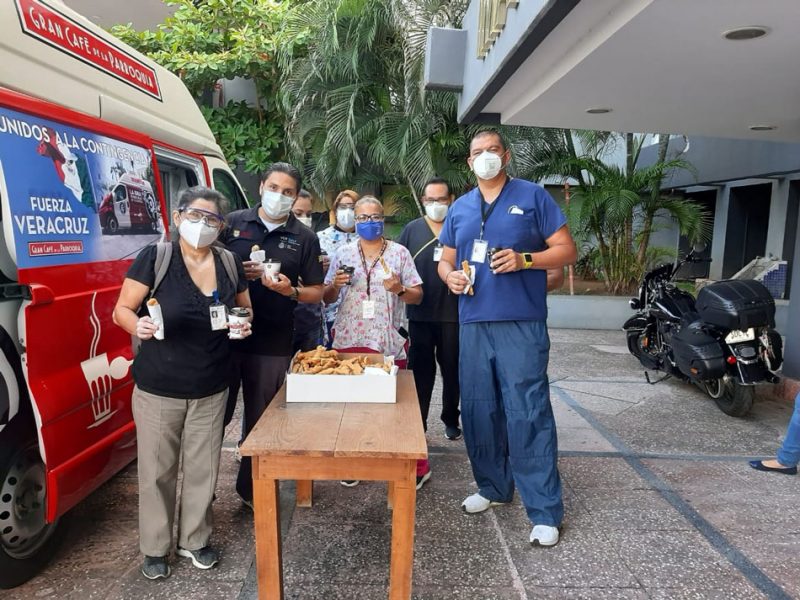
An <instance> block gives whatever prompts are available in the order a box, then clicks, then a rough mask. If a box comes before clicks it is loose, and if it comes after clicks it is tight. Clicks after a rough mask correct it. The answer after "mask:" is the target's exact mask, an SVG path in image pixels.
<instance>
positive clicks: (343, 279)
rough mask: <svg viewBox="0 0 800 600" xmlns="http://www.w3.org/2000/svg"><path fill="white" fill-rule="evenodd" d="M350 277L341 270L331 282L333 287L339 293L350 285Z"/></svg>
mask: <svg viewBox="0 0 800 600" xmlns="http://www.w3.org/2000/svg"><path fill="white" fill-rule="evenodd" d="M350 277H351V275H348V274H347V273H345V272H344V271H342V270H341V269H340V270H338V271H336V275H335V276H334V278H333V281H331V285H333V287H334V289H335V290H336V291H337V292H338V291H339V290H341V289H342V288H343V287H344V286H346V285H347V284H348V283H350Z"/></svg>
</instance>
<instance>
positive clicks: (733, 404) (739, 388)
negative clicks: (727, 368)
mask: <svg viewBox="0 0 800 600" xmlns="http://www.w3.org/2000/svg"><path fill="white" fill-rule="evenodd" d="M705 388H706V392H707V393H708V395H709V396H711V397H712V398H713V399H714V402H716V404H717V406H718V407H719V409H720V410H721V411H722V412H724V413H725V414H726V415H729V416H731V417H744V416H745V415H747V413H749V412H750V409H751V408H752V407H753V399H754V398H755V395H756V392H755V388H754V387H753V386H752V385H742V384H740V383H739V382H738V381H735V380H734V379H733V378H731V377H728V376H726V377H721V378H719V379H714V380H712V381H706V382H705Z"/></svg>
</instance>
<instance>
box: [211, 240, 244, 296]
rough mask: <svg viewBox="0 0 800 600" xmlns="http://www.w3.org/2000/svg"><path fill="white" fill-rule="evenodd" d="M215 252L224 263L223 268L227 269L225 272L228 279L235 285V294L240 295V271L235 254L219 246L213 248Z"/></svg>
mask: <svg viewBox="0 0 800 600" xmlns="http://www.w3.org/2000/svg"><path fill="white" fill-rule="evenodd" d="M212 248H213V249H214V251H215V252H216V253H217V255H218V256H219V258H220V260H221V261H222V266H223V267H225V272H226V273H227V274H228V279H230V280H231V283H233V293H234V294H236V293H238V289H239V270H238V269H237V268H236V259H235V258H234V256H233V252H231V251H230V250H228V249H227V248H220V247H219V246H212Z"/></svg>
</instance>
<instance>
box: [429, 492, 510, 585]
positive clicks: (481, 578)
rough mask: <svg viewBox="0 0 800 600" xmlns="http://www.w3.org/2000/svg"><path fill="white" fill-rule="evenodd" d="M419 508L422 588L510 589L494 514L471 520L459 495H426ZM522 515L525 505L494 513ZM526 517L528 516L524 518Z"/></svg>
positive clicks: (458, 493)
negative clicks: (463, 509)
mask: <svg viewBox="0 0 800 600" xmlns="http://www.w3.org/2000/svg"><path fill="white" fill-rule="evenodd" d="M426 491H428V492H431V493H428V494H425V495H424V496H423V495H422V494H420V496H419V500H418V503H417V525H416V539H415V546H414V582H415V583H416V584H418V585H421V586H431V587H433V586H439V587H444V588H449V587H450V586H451V585H455V586H466V587H482V586H504V585H508V582H509V573H510V572H509V567H508V564H507V562H506V561H505V559H504V558H503V556H504V555H503V547H502V545H501V542H500V539H499V537H498V535H497V528H496V526H495V525H494V522H493V521H492V515H491V514H488V513H481V514H478V515H468V514H466V513H464V512H463V511H462V510H461V508H460V504H461V501H462V499H463V494H462V493H461V492H460V491H459V490H453V489H442V490H434V489H431V490H426ZM492 510H494V511H496V512H505V511H515V512H520V511H521V506H519V505H513V504H512V505H509V506H504V507H498V508H495V509H492ZM523 514H524V513H523Z"/></svg>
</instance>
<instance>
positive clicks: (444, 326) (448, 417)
mask: <svg viewBox="0 0 800 600" xmlns="http://www.w3.org/2000/svg"><path fill="white" fill-rule="evenodd" d="M408 330H409V331H408V333H409V336H410V337H411V346H410V347H409V349H408V367H409V368H410V369H411V370H412V371H413V372H414V381H415V382H416V386H417V396H418V397H419V407H420V410H421V412H422V423H423V425H424V426H425V431H427V430H428V411H429V410H430V406H431V394H432V393H433V384H434V382H435V381H436V363H437V362H438V363H439V369H440V370H441V371H442V380H443V391H442V421H443V422H444V424H445V425H446V426H447V427H458V417H459V414H460V413H459V410H458V400H459V395H460V392H459V388H458V323H440V322H428V321H409V322H408Z"/></svg>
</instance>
